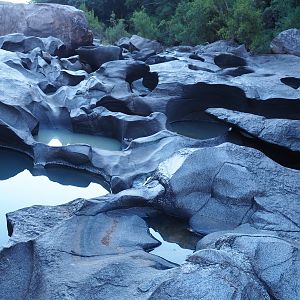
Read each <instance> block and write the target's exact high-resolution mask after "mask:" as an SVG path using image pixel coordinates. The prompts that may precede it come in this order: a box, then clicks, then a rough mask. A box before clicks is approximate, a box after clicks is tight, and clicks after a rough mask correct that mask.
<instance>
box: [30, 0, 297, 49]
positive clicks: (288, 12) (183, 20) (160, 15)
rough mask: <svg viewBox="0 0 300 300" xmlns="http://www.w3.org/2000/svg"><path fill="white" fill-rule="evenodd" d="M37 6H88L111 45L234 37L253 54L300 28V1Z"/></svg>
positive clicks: (97, 1) (142, 0)
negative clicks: (138, 38) (128, 38)
mask: <svg viewBox="0 0 300 300" xmlns="http://www.w3.org/2000/svg"><path fill="white" fill-rule="evenodd" d="M32 1H34V2H55V3H60V4H67V5H73V6H75V7H80V5H82V3H84V6H81V8H83V10H84V11H85V13H86V15H87V18H88V20H89V23H90V26H91V28H92V30H93V31H94V32H95V33H96V35H99V34H101V33H103V35H104V38H106V39H107V41H108V42H111V41H115V40H116V39H118V38H119V37H121V36H122V35H123V36H125V35H127V34H128V32H127V31H129V32H130V33H134V34H139V35H142V36H145V37H147V38H150V39H157V40H159V41H160V42H162V43H164V44H178V43H186V44H199V43H204V42H213V41H215V40H217V39H220V38H230V39H231V38H233V39H235V40H236V41H238V42H240V43H245V44H246V46H247V47H248V48H250V49H251V50H253V51H259V52H265V51H267V50H268V48H269V43H270V41H271V40H272V38H273V37H274V36H275V35H276V34H277V33H278V32H280V31H282V30H285V29H288V28H299V27H300V0H172V1H171V0H159V1H153V0H32ZM112 16H113V18H112ZM97 18H98V19H97ZM99 20H100V22H99ZM103 24H105V26H106V29H105V28H104V25H103Z"/></svg>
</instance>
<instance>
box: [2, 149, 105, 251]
mask: <svg viewBox="0 0 300 300" xmlns="http://www.w3.org/2000/svg"><path fill="white" fill-rule="evenodd" d="M33 174H34V175H33ZM108 190H109V187H108V185H107V183H105V182H104V181H103V180H102V178H99V177H96V176H93V175H91V174H88V173H85V172H82V171H78V170H74V169H70V168H63V167H50V168H46V169H34V168H33V163H32V160H31V159H30V158H29V157H27V156H26V155H24V154H22V153H18V152H15V151H12V150H6V149H0V247H1V246H2V245H4V244H5V243H6V242H7V240H8V237H7V230H6V218H5V214H6V213H8V212H12V211H15V210H17V209H20V208H24V207H28V206H32V205H58V204H63V203H66V202H69V201H72V200H74V199H76V198H92V197H98V196H101V195H105V194H107V193H108Z"/></svg>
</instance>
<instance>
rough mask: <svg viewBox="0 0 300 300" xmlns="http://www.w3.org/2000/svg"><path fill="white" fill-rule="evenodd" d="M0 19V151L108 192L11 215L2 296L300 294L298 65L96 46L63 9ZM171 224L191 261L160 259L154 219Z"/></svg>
mask: <svg viewBox="0 0 300 300" xmlns="http://www.w3.org/2000/svg"><path fill="white" fill-rule="evenodd" d="M24 7H26V9H24ZM10 9H13V10H14V13H13V14H12V15H13V16H14V18H12V19H11V18H9V15H7V14H8V13H9V12H10ZM33 11H34V12H37V11H41V12H44V13H45V16H47V18H46V17H45V18H44V19H43V20H41V19H40V20H39V21H37V19H36V18H35V17H34V16H35V14H33V13H32V12H33ZM57 11H59V14H58V13H56V12H57ZM17 14H23V18H22V22H21V21H19V20H18V19H17V18H16V15H17ZM4 15H6V19H5V20H4V18H2V16H4ZM0 17H1V18H0V24H1V22H5V26H2V29H0V32H1V34H3V36H1V37H0V70H1V72H0V147H1V148H5V149H12V150H14V151H18V152H21V153H23V154H26V155H27V156H28V159H30V161H31V162H32V167H30V168H31V169H30V172H31V173H33V174H34V173H35V172H37V171H34V170H39V172H41V170H47V168H49V167H51V166H60V167H68V168H72V169H77V170H80V171H83V172H86V174H87V175H88V176H98V177H99V178H100V177H101V178H102V180H105V181H106V184H107V185H108V186H109V188H108V190H109V191H110V193H109V194H107V195H104V196H100V195H99V197H96V198H93V199H86V197H84V198H79V199H74V200H73V201H71V202H69V203H65V202H67V200H64V199H63V195H62V196H61V197H60V196H57V195H55V196H54V197H59V198H60V199H59V203H64V204H62V205H59V206H42V205H34V206H32V207H28V208H22V209H20V210H17V211H15V212H9V213H7V215H6V218H7V230H8V234H9V236H10V239H9V241H8V243H7V244H5V245H3V247H2V248H1V245H0V274H1V280H0V299H3V300H4V299H22V300H23V299H49V300H50V299H51V300H53V299H126V298H127V299H159V300H163V299H207V300H211V299H253V300H256V299H288V300H291V299H299V298H300V188H299V185H300V171H299V169H300V75H299V74H300V57H299V56H297V55H292V54H270V55H252V54H250V53H248V52H247V50H246V49H245V47H244V46H243V45H237V44H235V43H233V42H229V41H218V42H215V43H213V44H208V45H199V46H196V47H191V46H178V47H173V48H168V49H163V48H162V47H161V45H160V44H159V43H157V42H155V41H149V40H145V39H143V38H141V37H138V36H132V37H131V38H124V39H122V40H121V41H119V42H118V43H117V45H114V46H103V45H97V44H95V45H92V41H91V37H90V34H91V33H90V31H89V30H88V28H87V23H86V20H85V18H84V16H83V15H82V12H80V11H78V10H75V9H73V8H70V7H67V6H59V5H43V4H42V5H36V6H35V5H25V6H24V5H12V4H5V3H2V2H0ZM3 20H4V21H3ZM12 20H13V22H14V23H9V22H12ZM23 20H27V22H23ZM62 20H66V21H65V24H67V25H66V26H65V27H64V28H63V30H64V34H62V35H61V34H60V35H59V34H58V32H59V33H61V31H59V30H57V28H59V24H61V23H60V22H62ZM75 21H76V24H77V26H76V32H74V30H75V29H74V26H73V25H74V22H75ZM37 22H41V23H42V24H39V23H37ZM43 22H45V23H43ZM45 24H48V25H49V24H55V26H52V27H51V26H50V27H47V31H43V28H44V27H45V26H46V25H45ZM49 28H53V30H52V31H51V30H49ZM1 30H2V31H1ZM4 30H6V31H5V32H3V31H4ZM15 31H18V32H19V33H15ZM277 42H278V41H277ZM298 45H300V42H299V44H298ZM277 48H278V47H277ZM287 48H288V47H285V49H287ZM296 50H297V49H296ZM296 50H295V51H294V50H293V51H294V52H293V53H294V54H295V53H296V54H298V53H299V51H298V52H297V51H296ZM298 50H299V49H298ZM285 52H287V50H285ZM174 124H176V126H175V125H174ZM43 131H44V132H45V131H46V132H47V134H48V135H49V134H50V139H49V141H50V140H51V134H53V139H56V140H58V142H60V141H59V139H60V138H59V137H56V135H55V133H53V132H54V131H58V132H61V134H62V135H63V136H64V137H66V138H67V141H69V139H70V140H71V142H65V143H63V142H62V143H58V144H57V141H56V143H55V144H51V143H48V142H47V141H45V140H43V141H41V140H40V139H39V138H38V137H39V136H41V134H42V132H43ZM68 132H69V133H68ZM76 134H81V135H82V136H81V139H80V140H79V141H78V142H77V141H76V139H75V142H74V140H72V139H71V136H72V137H73V135H74V136H75V138H76ZM68 135H70V137H69V136H68ZM89 136H90V137H89ZM97 137H99V139H100V140H99V141H100V142H99V144H97V143H96V144H94V145H92V143H91V140H95V139H96V138H97ZM192 137H194V138H192ZM195 137H196V138H195ZM68 138H69V139H68ZM101 139H102V140H101ZM103 139H111V140H113V143H114V144H113V147H114V148H112V142H111V141H110V140H109V141H108V142H105V143H108V144H109V147H102V146H101V142H102V141H103ZM0 155H1V152H0ZM3 164H4V165H5V167H6V168H7V169H9V168H10V166H9V164H5V163H4V162H3ZM13 167H14V166H12V168H13ZM1 168H2V166H1ZM8 174H9V172H8ZM39 174H40V173H39ZM91 181H92V180H91ZM15 188H16V189H18V188H19V187H18V186H16V187H15ZM46 192H47V191H45V193H46ZM48 192H49V193H51V191H48ZM0 195H1V190H0ZM43 197H44V196H43V193H41V194H40V198H41V201H40V202H43ZM56 200H57V199H56ZM1 201H2V202H3V203H5V201H7V199H5V197H3V196H2V195H1ZM55 202H57V201H55ZM32 204H37V203H32ZM38 204H40V203H38ZM170 217H171V218H172V219H173V220H178V222H180V224H181V225H180V229H179V227H178V232H179V231H180V237H176V234H175V233H176V228H177V227H176V226H177V225H175V224H176V223H177V221H174V228H172V235H173V236H174V237H173V239H171V241H177V242H178V244H181V245H186V246H184V248H186V249H191V248H193V247H194V250H195V251H194V252H193V253H190V252H192V251H190V252H189V253H190V254H189V255H188V256H187V257H186V261H185V262H184V263H182V264H177V263H174V262H172V261H173V260H172V259H171V258H172V253H171V251H170V258H169V259H168V257H160V256H158V255H159V253H160V252H159V251H157V252H156V251H152V250H153V249H156V248H157V247H158V246H159V245H160V243H161V242H160V241H159V240H157V239H156V238H155V237H154V236H153V235H151V232H152V233H153V229H151V230H149V228H156V227H155V226H154V227H153V224H151V222H150V221H149V220H155V219H158V220H161V221H163V220H167V219H169V218H170ZM182 224H185V225H182ZM168 226H169V227H172V225H168ZM182 226H186V228H182ZM174 229H175V230H174ZM185 231H186V239H185V237H184V235H185V234H184V232H185ZM188 231H190V232H188ZM0 232H2V231H1V230H0ZM191 232H192V233H191ZM161 235H162V236H163V235H164V234H163V233H161ZM191 235H192V237H190V238H189V236H191ZM191 245H192V246H191ZM195 245H196V246H195ZM167 253H168V252H167ZM155 254H157V255H155Z"/></svg>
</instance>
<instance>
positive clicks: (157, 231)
mask: <svg viewBox="0 0 300 300" xmlns="http://www.w3.org/2000/svg"><path fill="white" fill-rule="evenodd" d="M146 222H147V224H148V226H149V231H150V233H151V235H152V236H153V237H155V238H156V239H157V240H159V241H160V242H161V245H160V246H158V247H156V248H154V249H153V250H151V251H150V253H152V254H154V255H157V256H160V257H162V258H164V259H166V260H168V261H170V262H173V263H175V264H178V265H180V264H182V263H184V262H185V260H186V258H187V256H189V255H191V254H192V253H193V252H194V251H195V249H196V245H197V242H198V241H199V240H200V239H201V236H199V235H196V234H194V233H193V232H191V231H189V230H188V229H187V226H188V225H187V223H186V222H184V221H182V220H180V219H177V218H174V217H170V216H166V215H158V216H156V217H149V218H147V219H146Z"/></svg>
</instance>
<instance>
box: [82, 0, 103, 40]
mask: <svg viewBox="0 0 300 300" xmlns="http://www.w3.org/2000/svg"><path fill="white" fill-rule="evenodd" d="M79 8H80V9H81V10H83V11H84V13H85V16H86V18H87V20H88V22H89V26H90V29H91V30H92V31H93V34H94V37H95V38H101V37H102V36H103V33H104V30H105V26H104V24H103V23H102V22H99V20H98V18H97V17H96V16H95V13H94V10H89V9H88V8H87V7H86V5H85V4H84V3H81V5H80V7H79Z"/></svg>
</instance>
